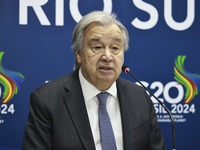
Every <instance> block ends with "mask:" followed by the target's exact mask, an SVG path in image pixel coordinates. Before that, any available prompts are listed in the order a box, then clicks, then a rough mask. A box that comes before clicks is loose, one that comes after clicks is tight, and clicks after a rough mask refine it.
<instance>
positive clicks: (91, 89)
mask: <svg viewBox="0 0 200 150" xmlns="http://www.w3.org/2000/svg"><path fill="white" fill-rule="evenodd" d="M79 80H80V83H81V88H82V92H83V96H84V98H85V101H88V100H90V99H92V98H93V97H95V96H96V95H97V94H99V93H100V92H102V91H100V90H99V89H97V88H96V87H95V86H94V85H92V84H91V83H90V82H88V81H87V80H86V79H85V78H84V76H83V74H82V72H81V69H79ZM106 92H108V93H109V94H110V95H112V96H114V97H115V98H117V87H116V81H115V82H114V83H113V84H112V86H111V87H110V88H109V89H107V90H106Z"/></svg>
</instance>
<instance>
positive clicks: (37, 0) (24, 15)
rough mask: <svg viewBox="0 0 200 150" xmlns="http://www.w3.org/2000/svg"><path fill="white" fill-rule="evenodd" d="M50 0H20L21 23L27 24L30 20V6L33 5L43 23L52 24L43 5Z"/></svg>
mask: <svg viewBox="0 0 200 150" xmlns="http://www.w3.org/2000/svg"><path fill="white" fill-rule="evenodd" d="M47 2H48V0H20V1H19V24H23V25H26V24H27V22H28V21H27V20H28V7H32V8H33V10H34V11H35V14H36V16H37V17H38V19H39V21H40V23H41V25H51V24H50V22H49V20H48V18H47V16H46V15H45V13H44V11H43V9H42V7H41V6H43V5H45V4H46V3H47Z"/></svg>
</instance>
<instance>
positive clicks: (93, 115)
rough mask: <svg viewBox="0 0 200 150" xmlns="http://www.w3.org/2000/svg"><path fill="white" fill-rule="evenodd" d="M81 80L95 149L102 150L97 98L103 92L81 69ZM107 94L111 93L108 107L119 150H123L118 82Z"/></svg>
mask: <svg viewBox="0 0 200 150" xmlns="http://www.w3.org/2000/svg"><path fill="white" fill-rule="evenodd" d="M79 79H80V83H81V88H82V92H83V97H84V99H85V104H86V109H87V113H88V117H89V121H90V126H91V130H92V135H93V139H94V143H95V147H96V150H102V145H101V137H100V130H99V117H98V108H99V101H98V98H97V94H99V93H100V92H102V91H100V90H98V89H97V88H96V87H95V86H94V85H92V84H91V83H90V82H88V81H87V80H86V79H85V78H84V77H83V75H82V73H81V69H80V70H79ZM106 92H108V93H109V96H108V99H107V104H106V107H107V111H108V114H109V117H110V120H111V124H112V128H113V132H114V136H115V141H116V146H117V150H123V134H122V123H121V113H120V108H119V100H118V96H117V87H116V82H114V83H113V85H112V86H111V87H110V88H109V89H107V90H106Z"/></svg>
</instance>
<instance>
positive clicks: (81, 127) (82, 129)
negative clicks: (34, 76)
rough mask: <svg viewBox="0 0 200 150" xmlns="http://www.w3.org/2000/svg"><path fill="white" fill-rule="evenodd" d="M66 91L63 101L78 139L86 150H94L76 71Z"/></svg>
mask: <svg viewBox="0 0 200 150" xmlns="http://www.w3.org/2000/svg"><path fill="white" fill-rule="evenodd" d="M66 89H67V90H68V92H67V94H66V96H65V97H64V101H65V103H66V106H67V109H68V110H69V113H70V115H71V118H72V120H73V123H74V126H75V127H76V129H77V132H78V134H79V136H80V139H81V140H82V142H83V145H84V146H85V149H87V150H94V149H95V145H94V140H93V136H92V131H91V128H90V123H89V118H88V114H87V110H86V106H85V102H84V98H83V94H82V90H81V86H80V82H79V78H78V71H75V72H74V73H73V74H72V76H71V77H70V80H69V82H68V84H67V86H66Z"/></svg>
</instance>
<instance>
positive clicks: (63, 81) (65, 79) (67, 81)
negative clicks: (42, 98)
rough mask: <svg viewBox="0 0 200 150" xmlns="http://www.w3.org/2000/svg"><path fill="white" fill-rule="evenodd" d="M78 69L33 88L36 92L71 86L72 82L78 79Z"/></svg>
mask: <svg viewBox="0 0 200 150" xmlns="http://www.w3.org/2000/svg"><path fill="white" fill-rule="evenodd" d="M77 72H78V71H73V72H71V73H69V74H67V75H64V76H61V77H59V78H56V79H54V80H52V81H49V82H48V83H45V84H43V85H41V86H40V87H38V88H36V89H35V90H36V91H38V92H45V91H48V92H51V91H56V90H61V89H64V87H65V86H69V87H70V86H73V82H74V81H77V80H78V73H77Z"/></svg>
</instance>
